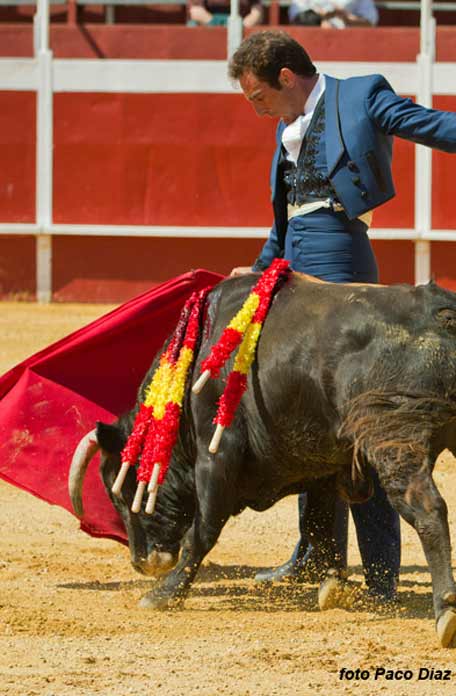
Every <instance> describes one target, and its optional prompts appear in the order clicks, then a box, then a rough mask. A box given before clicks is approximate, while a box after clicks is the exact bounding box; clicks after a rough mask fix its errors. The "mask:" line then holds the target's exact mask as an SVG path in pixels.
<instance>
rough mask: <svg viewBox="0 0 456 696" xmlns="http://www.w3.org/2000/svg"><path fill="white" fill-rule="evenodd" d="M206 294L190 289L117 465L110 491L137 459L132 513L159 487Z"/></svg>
mask: <svg viewBox="0 0 456 696" xmlns="http://www.w3.org/2000/svg"><path fill="white" fill-rule="evenodd" d="M208 292H209V288H205V289H204V290H201V291H199V292H198V293H193V294H192V295H191V297H190V298H189V299H188V300H187V302H186V303H185V305H184V308H183V310H182V312H181V315H180V318H179V322H178V324H177V327H176V329H175V331H174V334H173V336H172V339H171V341H170V343H169V344H168V347H167V348H166V350H165V351H164V353H163V354H162V355H161V357H160V361H159V365H158V368H157V369H156V370H155V372H154V374H153V377H152V380H151V381H150V383H149V385H148V386H147V387H146V389H145V397H144V401H143V403H142V404H141V405H140V407H139V410H138V413H137V415H136V418H135V423H134V425H133V430H132V432H131V434H130V436H129V438H128V440H127V443H126V445H125V447H124V449H123V450H122V454H121V462H122V465H121V468H120V471H119V473H118V475H117V478H116V480H115V482H114V485H113V487H112V491H113V493H114V494H115V495H119V494H120V491H121V489H122V485H123V483H124V481H125V478H126V475H127V472H128V470H129V468H130V466H134V465H135V464H136V462H137V461H138V459H139V457H141V461H140V464H139V466H138V469H137V473H136V477H137V481H138V487H137V489H136V494H135V498H134V500H133V504H132V507H131V509H132V511H133V512H139V510H140V509H141V503H142V498H143V495H144V492H145V489H146V486H148V492H149V498H148V501H147V505H146V512H148V513H149V514H151V513H152V512H153V510H154V506H155V499H156V496H157V491H158V486H159V485H160V484H161V483H162V482H163V480H164V478H165V475H166V472H167V470H168V467H169V462H170V459H171V454H172V450H173V447H174V444H175V442H176V439H177V436H178V433H179V421H180V415H181V410H182V402H183V400H184V395H185V384H186V380H187V375H188V371H189V368H190V366H191V365H192V363H193V358H194V347H195V343H196V341H197V339H198V335H199V323H200V316H201V313H202V310H203V307H204V302H205V299H206V295H207V293H208Z"/></svg>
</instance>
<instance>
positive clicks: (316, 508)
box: [303, 477, 346, 609]
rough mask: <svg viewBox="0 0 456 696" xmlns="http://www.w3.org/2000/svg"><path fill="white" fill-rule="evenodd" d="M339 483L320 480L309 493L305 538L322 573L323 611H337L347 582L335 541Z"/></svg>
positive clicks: (320, 593) (320, 589)
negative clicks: (335, 609) (335, 608)
mask: <svg viewBox="0 0 456 696" xmlns="http://www.w3.org/2000/svg"><path fill="white" fill-rule="evenodd" d="M336 498H337V495H336V483H335V479H334V477H331V478H328V479H326V480H321V479H320V480H319V481H318V482H317V483H316V484H315V485H313V486H310V487H309V488H308V489H307V511H306V516H305V524H304V530H303V531H304V534H305V536H306V537H307V538H308V539H309V541H310V543H311V544H312V547H313V550H312V558H313V561H314V562H315V565H316V567H317V568H319V569H321V584H320V587H319V590H318V604H319V607H320V609H331V608H333V607H336V606H337V605H338V604H339V603H340V600H341V597H342V594H343V591H344V587H345V582H346V570H345V567H344V566H345V564H344V562H343V560H342V558H341V556H340V554H339V553H338V552H337V545H336V540H335V538H334V524H335V516H336Z"/></svg>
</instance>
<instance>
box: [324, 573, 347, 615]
mask: <svg viewBox="0 0 456 696" xmlns="http://www.w3.org/2000/svg"><path fill="white" fill-rule="evenodd" d="M344 587H345V580H344V579H342V578H341V577H340V576H339V574H338V572H337V571H336V570H330V571H329V572H328V574H327V576H326V578H325V579H324V580H323V582H322V583H321V585H320V587H319V589H318V606H319V607H320V609H321V610H322V611H324V610H326V609H334V608H335V607H338V606H339V605H340V603H341V600H342V597H343V595H344Z"/></svg>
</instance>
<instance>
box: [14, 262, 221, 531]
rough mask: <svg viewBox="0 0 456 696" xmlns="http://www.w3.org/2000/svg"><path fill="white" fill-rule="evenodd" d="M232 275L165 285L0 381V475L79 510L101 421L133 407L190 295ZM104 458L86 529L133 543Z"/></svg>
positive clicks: (87, 493)
mask: <svg viewBox="0 0 456 696" xmlns="http://www.w3.org/2000/svg"><path fill="white" fill-rule="evenodd" d="M222 278H223V276H221V275H219V274H216V273H211V272H210V271H205V270H197V271H192V272H190V273H186V274H184V275H181V276H178V277H177V278H174V279H173V280H170V281H168V282H166V283H163V284H162V285H160V286H159V287H157V288H154V289H153V290H150V291H148V292H146V293H144V294H142V295H139V296H138V297H135V298H134V299H132V300H130V301H129V302H126V303H125V304H123V305H121V306H120V307H118V308H117V309H115V310H114V311H112V312H109V313H108V314H105V315H104V316H102V317H100V318H99V319H97V320H96V321H94V322H92V323H91V324H88V325H87V326H85V327H84V328H82V329H80V330H79V331H75V332H74V333H72V334H70V335H69V336H67V337H66V338H63V339H62V340H60V341H57V342H56V343H54V344H52V345H50V346H49V347H48V348H45V349H44V350H42V351H40V352H39V353H36V354H35V355H32V356H31V357H30V358H27V360H24V362H22V363H20V364H19V365H16V367H14V368H13V369H12V370H10V371H9V372H7V373H6V374H5V375H3V377H1V378H0V478H2V479H4V480H5V481H7V482H8V483H12V484H13V485H15V486H18V487H19V488H22V489H24V490H26V491H29V492H30V493H33V495H36V496H37V497H38V498H41V499H42V500H46V501H47V502H48V503H52V504H54V505H59V506H60V507H63V508H65V509H66V510H69V511H70V512H73V510H72V507H71V502H70V498H69V495H68V470H69V466H70V462H71V458H72V455H73V452H74V449H75V447H76V445H77V444H78V442H79V440H80V439H81V438H82V437H83V435H85V434H86V433H87V432H88V431H89V430H92V429H93V428H94V427H95V421H97V420H102V421H105V422H107V423H111V422H112V421H114V420H115V418H116V417H117V416H119V415H120V414H121V413H123V412H125V411H128V410H129V409H131V408H132V407H133V405H134V403H135V400H136V392H137V389H138V387H139V385H140V383H141V381H142V379H143V377H144V375H145V374H146V372H147V370H148V369H149V367H150V365H151V363H152V359H153V357H154V355H155V353H156V352H157V351H158V350H159V349H160V348H161V346H162V344H163V342H164V340H165V339H166V337H167V336H168V335H169V334H170V333H171V332H172V330H173V329H174V327H175V324H176V322H177V320H178V317H179V314H180V311H181V309H182V307H183V305H184V303H185V300H186V299H187V298H188V297H189V296H190V294H191V293H192V292H193V291H195V290H200V289H202V288H204V287H206V286H208V285H209V286H213V285H216V284H217V283H218V282H219V281H220V280H222ZM98 466H99V457H98V456H97V457H95V458H94V459H93V460H92V462H91V463H90V465H89V467H88V470H87V474H86V477H85V481H84V491H83V502H84V518H83V519H82V521H81V529H83V530H84V531H85V532H87V533H88V534H90V535H92V536H97V537H109V538H111V539H116V540H117V541H121V542H123V543H125V542H126V539H127V535H126V533H125V529H124V526H123V524H122V521H121V519H120V517H119V515H118V513H117V512H116V510H115V509H114V507H113V505H112V503H111V501H110V500H109V497H108V495H107V493H106V491H105V490H104V487H103V484H102V481H101V478H100V475H99V472H98Z"/></svg>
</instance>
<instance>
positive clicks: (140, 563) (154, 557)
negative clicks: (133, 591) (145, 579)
mask: <svg viewBox="0 0 456 696" xmlns="http://www.w3.org/2000/svg"><path fill="white" fill-rule="evenodd" d="M177 559H178V554H177V553H175V554H173V553H170V552H169V551H157V550H154V551H152V552H151V553H150V554H149V555H148V557H147V558H132V559H131V564H132V566H133V568H134V569H135V570H136V571H137V572H138V573H141V575H149V576H153V577H156V578H159V577H161V576H162V575H165V574H166V573H168V571H170V570H171V569H172V568H174V566H175V565H176V563H177Z"/></svg>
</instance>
